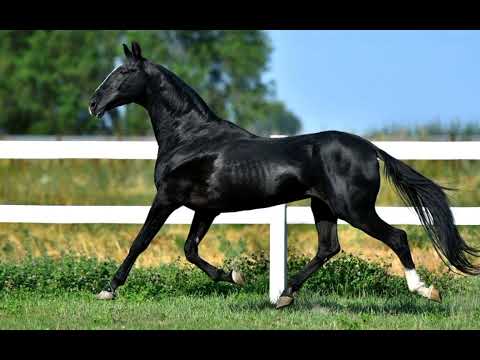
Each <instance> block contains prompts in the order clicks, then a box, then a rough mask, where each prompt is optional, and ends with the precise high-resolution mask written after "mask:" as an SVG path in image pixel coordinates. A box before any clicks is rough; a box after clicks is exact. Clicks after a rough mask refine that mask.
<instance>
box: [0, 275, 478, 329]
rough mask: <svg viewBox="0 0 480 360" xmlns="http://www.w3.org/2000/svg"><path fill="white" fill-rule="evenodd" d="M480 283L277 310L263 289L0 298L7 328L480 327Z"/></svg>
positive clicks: (309, 300)
mask: <svg viewBox="0 0 480 360" xmlns="http://www.w3.org/2000/svg"><path fill="white" fill-rule="evenodd" d="M479 291H480V281H478V279H475V280H473V279H472V280H470V285H469V287H468V292H466V293H462V294H459V295H457V296H448V297H446V298H444V302H443V303H442V304H437V303H433V302H430V301H428V300H426V299H423V298H420V297H418V296H413V295H403V296H398V297H395V298H389V297H380V296H364V297H362V296H357V297H345V296H335V295H330V296H323V295H321V294H318V293H308V292H304V293H301V295H299V297H298V298H297V301H296V303H295V304H294V306H292V307H290V308H286V309H284V310H280V311H278V310H275V309H274V308H273V307H272V305H271V304H270V303H269V301H268V299H267V297H266V295H265V294H241V293H240V294H235V295H228V296H221V295H216V296H215V295H211V296H198V297H196V296H171V297H164V298H159V299H153V300H142V301H138V300H135V299H125V298H119V299H117V300H115V301H113V302H101V301H98V300H95V299H94V297H93V295H92V294H91V293H82V292H76V293H65V294H63V295H51V296H35V294H31V293H22V292H18V293H15V294H9V295H3V296H1V298H0V324H1V325H0V328H2V329H51V330H55V329H62V330H64V329H206V330H208V329H292V330H293V329H348V330H352V329H354V330H362V329H388V330H393V329H477V330H478V329H480V300H479V297H478V293H479Z"/></svg>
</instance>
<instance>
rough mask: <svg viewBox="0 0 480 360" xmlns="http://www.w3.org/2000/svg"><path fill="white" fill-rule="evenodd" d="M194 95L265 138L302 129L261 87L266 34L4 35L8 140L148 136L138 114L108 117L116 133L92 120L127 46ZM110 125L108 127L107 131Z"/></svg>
mask: <svg viewBox="0 0 480 360" xmlns="http://www.w3.org/2000/svg"><path fill="white" fill-rule="evenodd" d="M132 40H136V41H138V42H140V44H142V48H143V49H144V54H145V55H146V56H147V57H148V58H149V59H151V60H152V61H154V62H158V63H161V64H162V65H164V66H166V67H167V68H170V69H171V70H172V71H174V72H175V73H177V74H178V75H179V76H180V77H181V78H182V79H184V80H185V81H186V82H187V83H188V84H190V85H191V86H192V87H193V88H194V89H196V90H197V91H198V92H199V94H200V96H202V97H203V98H204V99H205V101H206V102H207V103H208V104H209V105H210V106H211V107H212V109H213V110H214V111H215V112H216V113H217V114H218V115H219V116H221V117H224V118H227V119H229V120H232V121H234V122H236V123H237V124H239V125H240V126H243V127H247V128H249V129H253V130H257V131H259V132H261V133H262V134H266V133H268V131H270V130H272V131H278V132H282V133H288V134H292V133H295V132H296V131H298V129H300V122H299V120H298V118H297V117H295V115H293V114H292V113H291V112H289V111H288V110H286V108H285V106H284V105H283V104H282V103H281V102H279V101H276V100H272V94H273V90H274V89H273V84H269V83H265V82H263V81H262V74H263V73H264V72H265V71H266V70H267V66H268V61H269V56H270V53H271V51H272V49H271V45H270V43H269V39H268V37H267V35H266V33H265V32H262V31H253V30H252V31H224V30H221V31H220V30H188V31H187V30H167V31H11V30H9V31H0V52H1V56H0V73H2V74H4V76H2V81H1V82H0V106H1V108H2V110H3V111H2V112H1V113H0V128H1V129H3V131H5V132H7V133H10V134H27V133H28V134H57V135H65V134H95V133H102V132H105V131H110V132H113V133H115V134H119V135H120V134H124V135H127V134H139V135H144V134H149V133H151V127H150V124H149V122H148V118H147V115H146V113H145V111H144V110H143V109H142V108H140V107H139V106H129V107H127V108H126V111H125V116H122V114H121V113H120V112H119V111H113V112H110V114H111V126H110V124H107V123H106V122H101V121H98V120H96V119H93V118H92V117H90V116H89V115H88V110H87V104H88V99H89V97H90V96H91V94H92V93H93V91H94V90H95V88H96V86H98V84H99V83H100V82H101V81H102V80H103V78H104V77H105V76H106V74H108V73H109V72H110V71H111V69H112V68H113V66H114V64H115V63H116V62H117V61H119V60H123V52H122V48H121V46H120V45H121V43H122V42H130V41H132ZM105 125H108V126H105Z"/></svg>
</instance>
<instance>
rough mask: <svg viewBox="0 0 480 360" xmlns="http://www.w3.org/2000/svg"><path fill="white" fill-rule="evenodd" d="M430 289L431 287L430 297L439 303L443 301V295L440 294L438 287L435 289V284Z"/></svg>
mask: <svg viewBox="0 0 480 360" xmlns="http://www.w3.org/2000/svg"><path fill="white" fill-rule="evenodd" d="M430 289H431V291H430V296H429V299H430V300H433V301H436V302H438V303H441V302H442V296H441V295H440V292H439V291H438V290H437V289H435V288H434V287H433V285H432V286H430Z"/></svg>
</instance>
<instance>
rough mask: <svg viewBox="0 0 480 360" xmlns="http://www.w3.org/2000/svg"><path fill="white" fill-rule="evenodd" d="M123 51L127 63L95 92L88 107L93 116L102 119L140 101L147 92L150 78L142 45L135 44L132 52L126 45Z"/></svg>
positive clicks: (118, 68) (112, 73) (115, 71)
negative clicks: (114, 111) (122, 107)
mask: <svg viewBox="0 0 480 360" xmlns="http://www.w3.org/2000/svg"><path fill="white" fill-rule="evenodd" d="M123 50H124V52H125V56H126V57H127V61H126V62H125V63H124V64H123V65H121V66H119V67H117V68H116V69H114V70H113V71H112V72H111V73H110V74H109V75H108V76H107V78H106V79H105V80H104V81H103V82H102V83H101V84H100V85H99V86H98V88H97V89H96V90H95V93H94V94H93V96H92V98H91V100H90V104H89V107H88V109H89V111H90V114H91V115H94V116H97V117H99V118H100V117H102V116H103V114H104V113H105V112H106V111H109V110H112V109H114V108H116V107H117V106H121V105H126V104H130V103H132V102H136V101H138V100H140V98H141V97H142V95H143V94H144V92H145V89H146V85H147V79H148V77H147V73H146V72H145V68H144V65H145V62H146V60H145V58H143V57H142V50H141V49H140V45H138V43H136V42H133V43H132V50H131V51H130V49H129V48H128V47H127V46H126V45H125V44H124V45H123Z"/></svg>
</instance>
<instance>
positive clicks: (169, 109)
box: [142, 75, 255, 153]
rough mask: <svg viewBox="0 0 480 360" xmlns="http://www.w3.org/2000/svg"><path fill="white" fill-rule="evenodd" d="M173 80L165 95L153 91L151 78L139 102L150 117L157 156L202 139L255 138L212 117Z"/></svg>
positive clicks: (197, 98) (190, 92)
mask: <svg viewBox="0 0 480 360" xmlns="http://www.w3.org/2000/svg"><path fill="white" fill-rule="evenodd" d="M170 76H171V75H170ZM173 76H175V75H173ZM173 81H174V82H173V83H172V84H169V85H170V88H169V92H168V93H165V92H164V91H162V89H160V88H157V86H158V83H159V82H157V81H155V79H154V78H152V81H151V83H150V87H149V88H148V90H147V93H146V98H145V99H143V101H142V102H143V104H142V105H143V106H144V107H145V108H146V109H147V111H148V113H149V115H150V119H151V122H152V127H153V131H154V133H155V137H156V139H157V142H158V145H159V151H160V153H167V152H169V151H172V150H174V149H175V148H177V147H179V146H182V145H183V144H185V143H188V142H190V141H192V140H195V139H198V138H200V137H204V138H205V142H208V141H212V140H213V139H221V138H222V137H223V138H232V137H255V135H253V134H251V133H249V132H248V131H247V130H245V129H242V128H241V127H239V126H237V125H235V124H233V123H231V122H229V121H225V120H222V119H220V118H219V117H218V116H216V115H215V113H214V112H213V111H212V110H211V109H210V108H209V107H208V106H207V104H206V103H205V102H204V101H203V99H202V98H201V97H200V96H199V95H198V94H197V93H196V92H195V91H194V90H193V89H192V88H190V87H189V86H188V85H186V84H185V83H183V81H181V80H180V79H178V78H176V77H175V78H174V79H173Z"/></svg>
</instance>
